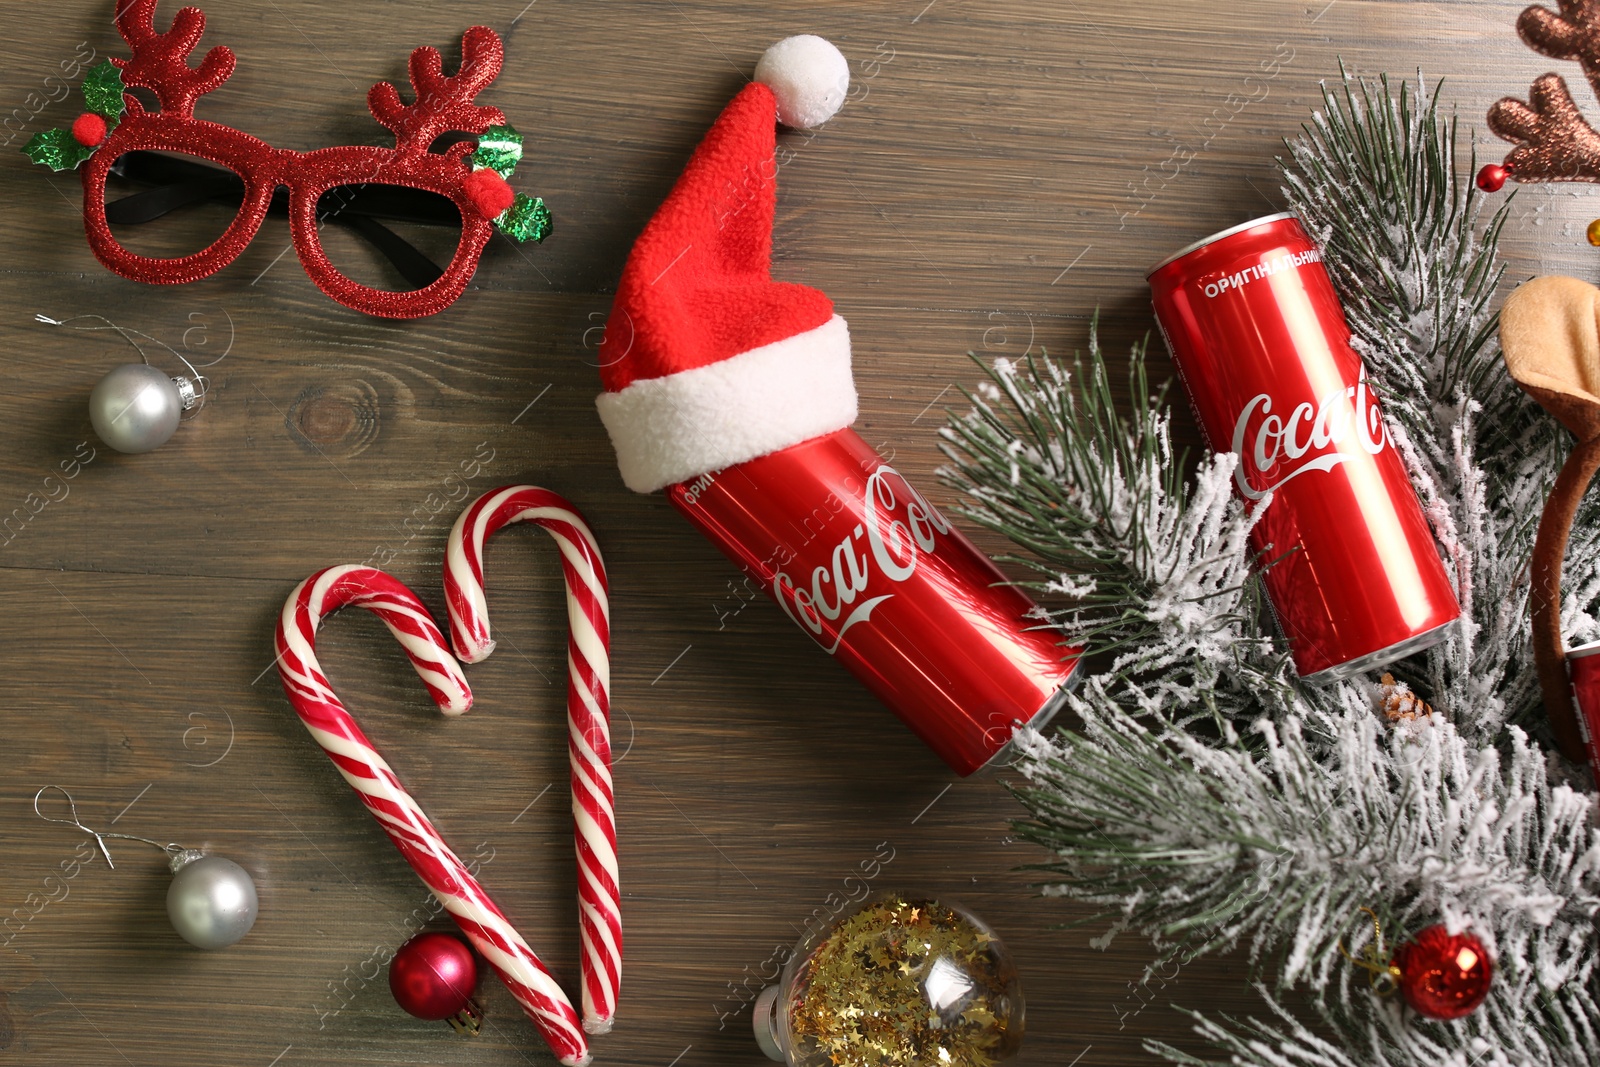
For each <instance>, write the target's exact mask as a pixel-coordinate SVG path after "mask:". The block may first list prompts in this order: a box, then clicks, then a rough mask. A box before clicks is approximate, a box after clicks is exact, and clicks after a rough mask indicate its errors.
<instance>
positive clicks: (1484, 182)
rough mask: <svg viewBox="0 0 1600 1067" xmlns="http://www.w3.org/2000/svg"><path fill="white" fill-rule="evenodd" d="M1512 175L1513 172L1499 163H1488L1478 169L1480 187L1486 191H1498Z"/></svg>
mask: <svg viewBox="0 0 1600 1067" xmlns="http://www.w3.org/2000/svg"><path fill="white" fill-rule="evenodd" d="M1510 176H1511V172H1510V171H1509V170H1507V169H1506V168H1505V167H1503V166H1501V165H1500V164H1499V163H1486V164H1484V166H1483V169H1481V170H1480V171H1478V188H1479V189H1482V190H1483V191H1484V192H1486V193H1498V192H1499V191H1500V189H1501V187H1503V186H1504V185H1505V184H1506V179H1507V178H1509V177H1510Z"/></svg>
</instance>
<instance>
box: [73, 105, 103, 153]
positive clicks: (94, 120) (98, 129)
mask: <svg viewBox="0 0 1600 1067" xmlns="http://www.w3.org/2000/svg"><path fill="white" fill-rule="evenodd" d="M72 139H73V140H74V141H77V142H78V143H79V144H81V145H83V147H85V148H97V147H99V146H100V145H102V144H104V143H105V140H106V120H105V119H104V118H103V117H102V116H100V115H96V114H95V113H94V112H93V111H85V112H84V113H83V114H81V115H79V116H78V117H77V118H75V119H73V120H72Z"/></svg>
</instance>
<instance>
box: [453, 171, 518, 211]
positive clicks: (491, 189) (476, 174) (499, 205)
mask: <svg viewBox="0 0 1600 1067" xmlns="http://www.w3.org/2000/svg"><path fill="white" fill-rule="evenodd" d="M461 187H462V188H463V189H465V190H466V193H467V199H469V200H471V201H472V206H473V207H475V208H477V209H478V211H479V212H480V213H482V215H483V217H484V218H486V219H497V218H499V217H500V216H501V214H503V213H504V212H505V210H506V209H507V208H508V207H510V206H511V205H512V203H514V202H515V201H516V199H517V194H516V193H515V192H514V191H513V190H512V188H511V184H510V183H509V182H507V181H506V180H505V179H504V178H502V177H500V175H499V174H498V173H497V172H495V171H492V170H490V169H488V168H487V167H484V168H482V169H481V170H475V171H473V172H472V173H471V174H469V175H467V176H466V177H465V178H463V179H462V180H461Z"/></svg>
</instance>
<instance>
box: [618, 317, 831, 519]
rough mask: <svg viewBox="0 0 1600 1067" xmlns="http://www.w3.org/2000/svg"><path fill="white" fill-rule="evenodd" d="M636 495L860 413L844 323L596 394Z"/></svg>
mask: <svg viewBox="0 0 1600 1067" xmlns="http://www.w3.org/2000/svg"><path fill="white" fill-rule="evenodd" d="M595 406H596V407H597V408H599V409H600V421H601V422H603V423H605V426H606V432H607V433H609V434H610V435H611V443H612V444H613V445H614V446H615V447H616V450H617V467H618V468H619V469H620V470H621V471H622V480H623V482H624V483H626V484H627V486H628V488H629V489H632V490H633V491H634V492H636V493H653V492H655V491H656V490H657V489H660V488H662V487H664V486H668V485H672V484H673V483H675V482H682V481H687V480H688V479H690V478H695V477H698V476H699V475H702V474H706V473H708V472H710V471H717V470H724V469H726V468H728V467H731V466H733V465H734V464H736V463H743V462H745V461H746V460H751V459H755V458H756V457H757V456H765V455H769V454H770V453H773V452H777V451H779V450H780V449H785V448H788V447H789V446H790V445H797V444H799V443H800V442H802V441H809V440H811V438H813V437H820V436H821V435H822V434H825V433H832V432H833V431H835V430H842V429H844V428H845V427H846V426H849V425H850V424H851V423H852V422H854V421H855V420H856V386H855V380H854V379H853V378H852V377H851V375H850V328H849V327H848V326H846V325H845V321H844V319H842V318H840V317H839V316H837V315H835V316H833V318H831V319H829V320H828V321H827V322H825V323H823V324H822V325H821V326H818V327H817V328H816V329H814V330H807V331H806V332H805V333H799V334H795V335H794V336H793V337H785V338H784V339H783V340H781V341H774V342H773V343H772V344H770V345H763V346H762V347H760V348H752V349H751V350H750V351H748V352H741V353H739V354H738V355H736V356H733V357H731V358H728V359H724V360H721V361H719V362H717V363H712V364H709V365H707V366H704V367H695V368H694V369H692V370H686V371H679V372H678V373H676V374H669V375H667V376H666V377H665V378H646V379H643V380H640V381H636V382H634V383H633V384H632V385H630V386H628V387H627V388H626V389H623V390H622V391H621V392H617V393H601V394H600V396H599V397H598V398H597V399H596V400H595Z"/></svg>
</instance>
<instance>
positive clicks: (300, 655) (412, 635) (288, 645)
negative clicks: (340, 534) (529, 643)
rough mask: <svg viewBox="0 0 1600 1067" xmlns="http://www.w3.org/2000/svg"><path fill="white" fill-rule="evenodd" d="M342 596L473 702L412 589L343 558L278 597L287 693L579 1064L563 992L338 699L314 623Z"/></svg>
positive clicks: (519, 996)
mask: <svg viewBox="0 0 1600 1067" xmlns="http://www.w3.org/2000/svg"><path fill="white" fill-rule="evenodd" d="M349 604H355V605H357V606H359V607H363V608H366V609H367V610H369V611H371V612H373V613H374V614H375V615H377V616H378V618H380V619H382V620H383V623H384V625H386V626H387V627H388V628H389V631H390V633H392V634H394V636H395V637H396V638H397V639H398V640H399V641H400V645H401V647H402V648H403V649H405V653H406V655H407V656H408V657H409V658H410V660H411V665H412V666H413V667H415V668H416V671H417V674H418V675H420V676H421V678H422V682H423V684H424V685H426V686H427V688H428V694H429V695H430V696H431V697H433V701H434V703H435V704H437V705H438V706H439V709H440V710H441V711H443V712H444V713H445V714H446V715H459V714H461V713H462V712H464V711H466V710H467V709H468V708H469V707H471V706H472V693H471V690H469V689H468V688H467V680H466V678H464V677H463V676H462V674H461V669H460V667H459V666H458V665H457V664H456V661H455V659H454V657H452V656H451V655H450V652H449V650H448V649H447V648H446V647H445V643H444V635H443V634H441V633H440V632H439V628H438V627H437V626H435V625H434V622H433V619H432V617H431V616H429V614H428V609H427V608H425V607H423V605H422V602H421V601H419V600H418V599H417V597H416V594H414V593H413V592H411V590H410V589H407V588H406V587H405V585H403V584H402V583H400V582H399V581H397V580H395V579H394V578H391V577H390V576H389V575H387V574H385V573H383V572H382V571H380V570H374V569H373V568H371V567H350V566H345V567H329V568H327V569H326V570H321V571H318V572H317V573H316V574H313V575H312V576H311V577H309V578H307V579H306V580H305V581H303V582H301V583H300V584H299V585H298V586H296V587H295V590H294V592H293V593H291V594H290V595H289V599H288V600H287V601H286V602H285V603H284V605H283V614H282V615H281V616H280V617H279V619H278V633H277V638H276V644H277V652H278V674H279V676H280V677H281V678H282V679H283V690H284V692H285V693H287V694H288V696H289V702H290V703H291V704H293V705H294V710H295V712H296V714H298V715H299V716H300V720H301V721H302V722H304V723H305V725H306V729H307V730H309V731H311V736H312V737H313V738H314V739H315V740H316V742H317V744H319V745H321V746H322V749H323V751H324V752H326V753H327V754H328V756H329V757H330V758H331V759H332V760H333V763H334V766H335V767H337V768H338V769H339V773H340V774H341V775H343V776H344V780H345V781H347V782H349V783H350V785H351V787H352V788H353V789H355V791H356V796H358V797H360V798H361V803H363V804H365V805H366V807H367V810H368V811H370V812H371V813H372V817H373V818H374V819H376V820H377V821H378V825H379V826H381V827H382V828H383V831H384V832H385V833H387V834H388V835H389V839H390V840H391V841H393V842H394V843H395V847H396V848H398V849H399V850H400V854H401V855H402V856H404V857H405V858H406V862H407V863H409V864H411V868H412V870H414V871H416V872H417V875H418V876H419V877H420V878H421V879H422V881H423V882H424V883H425V884H426V885H427V887H428V888H429V889H430V890H432V892H433V895H434V896H435V897H437V898H438V900H439V903H440V904H442V905H443V906H444V908H445V910H446V911H448V912H449V913H450V917H451V918H452V919H454V920H455V921H456V925H457V926H459V927H461V932H462V933H464V934H466V935H467V938H468V940H470V941H471V942H472V944H473V946H474V947H476V948H477V950H478V951H479V953H481V954H482V955H483V957H484V959H486V960H488V961H489V965H490V966H491V967H493V968H494V970H495V973H496V974H498V975H499V976H500V980H501V981H503V982H504V983H505V984H506V988H507V989H509V990H510V991H511V995H512V996H513V997H515V998H516V1000H517V1003H519V1004H521V1005H522V1010H523V1011H525V1012H527V1013H528V1017H529V1018H530V1019H532V1020H533V1022H534V1025H536V1026H537V1027H538V1028H539V1031H540V1033H541V1034H543V1035H544V1039H545V1041H546V1042H548V1043H549V1045H550V1048H551V1049H552V1050H553V1051H554V1052H555V1054H556V1057H557V1058H558V1059H559V1060H560V1061H561V1062H562V1063H563V1064H566V1065H567V1067H582V1065H584V1064H587V1063H589V1061H590V1055H589V1048H588V1042H587V1040H586V1039H585V1038H584V1036H583V1032H582V1030H580V1029H579V1026H578V1014H577V1012H575V1011H574V1010H573V1008H572V1003H571V1001H569V1000H568V999H567V997H566V994H565V993H563V992H562V991H561V987H560V986H559V985H557V984H556V982H555V979H553V978H552V977H550V973H549V972H548V971H546V970H545V968H544V964H542V963H540V962H539V957H537V956H535V955H534V953H533V949H531V948H529V947H528V943H527V942H526V941H524V940H523V938H522V935H521V934H518V933H517V931H516V930H515V929H514V928H513V927H512V926H511V923H510V922H509V921H507V919H506V917H505V915H504V914H502V913H501V911H500V909H499V908H498V907H496V906H495V903H494V901H493V900H491V899H490V898H489V894H488V893H486V892H484V890H483V887H482V886H480V885H479V884H478V882H477V880H476V879H475V878H473V877H472V875H471V874H470V873H469V872H468V871H467V868H466V866H465V865H464V864H463V863H462V862H461V860H460V858H458V857H457V856H456V854H455V853H454V852H452V851H451V850H450V846H448V845H446V844H445V843H444V840H443V838H441V837H440V836H439V832H438V831H437V830H435V829H434V828H433V823H431V822H429V821H428V817H427V815H425V814H423V811H422V808H421V807H419V806H418V804H417V802H416V801H415V800H413V799H412V797H411V794H410V793H408V792H407V791H406V788H405V786H403V785H401V784H400V779H399V778H398V777H396V775H395V773H394V770H393V769H392V768H391V767H390V766H389V764H388V763H386V762H384V759H383V757H382V756H380V755H378V751H377V749H375V748H374V747H373V746H372V742H371V741H369V740H367V736H366V734H364V733H362V732H361V727H359V726H357V725H356V721H355V719H354V718H352V717H351V715H350V713H349V712H348V711H346V710H345V707H344V705H343V704H342V703H340V701H339V698H338V697H337V696H336V695H335V694H334V692H333V687H332V686H331V685H329V683H328V678H327V676H326V675H325V674H323V672H322V668H321V667H320V666H319V665H318V663H317V655H316V648H315V639H316V633H317V627H318V625H319V624H321V622H322V620H323V618H324V617H325V616H327V615H329V614H331V613H332V612H335V611H337V610H338V609H340V608H342V607H344V606H346V605H349Z"/></svg>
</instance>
